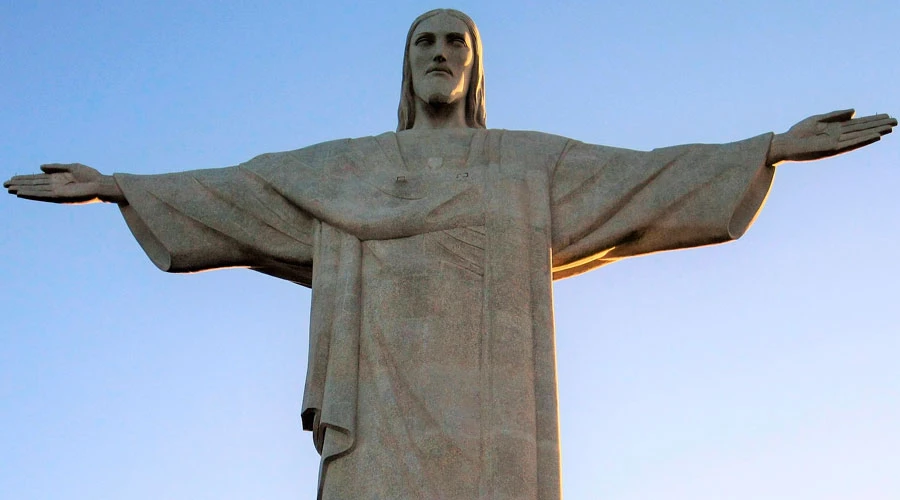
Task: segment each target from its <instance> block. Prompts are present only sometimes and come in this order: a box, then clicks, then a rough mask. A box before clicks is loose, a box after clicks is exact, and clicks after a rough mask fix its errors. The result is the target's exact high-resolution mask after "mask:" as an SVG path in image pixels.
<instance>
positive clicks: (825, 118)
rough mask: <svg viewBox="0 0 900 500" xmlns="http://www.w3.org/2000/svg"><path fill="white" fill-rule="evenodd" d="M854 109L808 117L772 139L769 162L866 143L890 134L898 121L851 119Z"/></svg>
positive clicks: (813, 157) (820, 155)
mask: <svg viewBox="0 0 900 500" xmlns="http://www.w3.org/2000/svg"><path fill="white" fill-rule="evenodd" d="M854 113H855V112H854V110H852V109H845V110H840V111H832V112H831V113H825V114H824V115H815V116H810V117H809V118H807V119H805V120H802V121H801V122H799V123H797V124H796V125H794V126H793V127H791V128H790V130H788V131H787V132H785V133H783V134H778V135H776V136H775V138H774V139H772V146H771V147H770V148H769V157H768V163H769V165H775V164H776V163H779V162H782V161H810V160H819V159H822V158H828V157H829V156H835V155H839V154H841V153H846V152H848V151H853V150H854V149H858V148H861V147H863V146H867V145H869V144H872V143H873V142H876V141H878V140H880V139H881V136H883V135H886V134H890V133H891V131H892V129H893V128H894V127H896V126H897V120H896V119H895V118H891V117H890V116H888V115H886V114H879V115H872V116H864V117H862V118H853V115H854Z"/></svg>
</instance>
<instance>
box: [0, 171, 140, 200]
mask: <svg viewBox="0 0 900 500" xmlns="http://www.w3.org/2000/svg"><path fill="white" fill-rule="evenodd" d="M41 170H43V172H44V173H43V174H32V175H17V176H15V177H13V178H11V179H10V180H8V181H6V182H4V183H3V187H5V188H6V189H7V190H8V191H9V194H14V195H16V196H18V197H19V198H25V199H28V200H35V201H47V202H51V203H65V204H81V203H94V202H98V201H106V202H111V203H124V202H125V197H124V196H123V194H122V191H121V190H120V189H119V186H118V185H117V184H116V181H115V179H113V178H112V177H111V176H109V175H103V174H101V173H100V172H98V171H97V170H95V169H93V168H91V167H89V166H87V165H82V164H80V163H69V164H59V163H52V164H49V165H41Z"/></svg>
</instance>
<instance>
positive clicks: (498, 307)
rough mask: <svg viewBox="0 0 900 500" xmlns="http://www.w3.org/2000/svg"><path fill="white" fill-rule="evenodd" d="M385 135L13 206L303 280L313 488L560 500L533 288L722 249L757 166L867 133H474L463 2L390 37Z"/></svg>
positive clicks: (477, 47) (822, 123) (46, 186)
mask: <svg viewBox="0 0 900 500" xmlns="http://www.w3.org/2000/svg"><path fill="white" fill-rule="evenodd" d="M406 48H407V50H406V53H405V57H404V63H403V64H404V68H403V74H404V80H403V83H402V98H401V104H400V107H399V111H398V113H399V126H398V131H397V132H395V133H394V132H391V133H385V134H382V135H379V136H376V137H366V138H359V139H345V140H339V141H333V142H328V143H323V144H318V145H314V146H310V147H307V148H303V149H299V150H295V151H289V152H283V153H273V154H265V155H262V156H259V157H257V158H254V159H253V160H250V161H248V162H246V163H243V164H240V165H237V166H233V167H228V168H222V169H211V170H196V171H189V172H182V173H174V174H164V175H148V176H138V175H128V174H116V175H115V176H104V175H102V174H100V173H99V172H97V171H96V170H94V169H92V168H90V167H86V166H84V165H79V164H70V165H59V164H54V165H45V166H43V167H42V169H43V170H44V173H43V174H36V175H27V176H16V177H13V178H12V179H10V180H9V181H7V182H6V183H5V184H4V186H5V187H7V188H8V189H9V192H10V193H12V194H16V195H18V196H20V197H23V198H29V199H35V200H39V201H50V202H57V203H83V202H90V201H107V202H115V203H118V204H119V206H120V208H121V211H122V213H123V215H124V217H125V220H126V221H127V223H128V225H129V228H130V229H131V231H132V232H133V234H134V236H135V237H136V239H137V240H138V242H139V243H140V244H141V246H142V248H143V249H144V250H145V251H146V253H147V255H148V256H149V257H150V259H151V260H152V261H153V262H154V263H155V264H156V265H157V266H158V267H159V268H160V269H162V270H164V271H169V272H192V271H199V270H206V269H216V268H223V267H232V266H245V267H250V268H252V269H255V270H257V271H260V272H263V273H267V274H270V275H273V276H276V277H280V278H283V279H287V280H291V281H294V282H296V283H298V284H301V285H304V286H308V287H311V288H312V289H313V306H312V307H313V309H312V317H311V325H310V331H309V335H310V351H309V352H310V358H309V367H308V374H307V380H306V388H305V395H304V401H303V425H304V428H306V429H307V430H310V431H312V433H313V441H314V443H315V446H316V447H317V449H318V450H319V452H320V453H321V455H322V467H321V470H320V487H319V497H320V498H328V499H346V498H452V499H456V498H459V499H463V498H465V499H471V498H483V499H501V498H504V499H505V498H515V499H526V498H532V499H542V500H552V499H558V498H560V496H561V492H560V480H559V431H558V417H557V415H558V414H557V396H556V359H555V357H556V356H555V348H554V334H553V317H552V314H553V311H552V304H551V280H552V279H561V278H566V277H570V276H574V275H577V274H580V273H582V272H585V271H589V270H591V269H594V268H596V267H599V266H602V265H605V264H609V263H612V262H615V261H616V260H618V259H622V258H626V257H630V256H636V255H643V254H647V253H651V252H657V251H663V250H672V249H677V248H687V247H694V246H700V245H707V244H713V243H720V242H724V241H729V240H732V239H735V238H738V237H740V236H741V235H742V234H743V233H744V232H745V231H746V230H747V228H748V227H749V225H750V224H751V223H752V221H753V219H754V217H755V215H756V213H757V211H758V210H759V209H760V208H761V205H762V203H763V202H764V200H765V197H766V194H767V192H768V189H769V187H770V184H771V182H772V178H773V173H774V168H773V167H774V165H775V164H777V163H780V162H783V161H803V160H813V159H818V158H824V157H828V156H832V155H835V154H839V153H842V152H846V151H850V150H852V149H855V148H858V147H862V146H864V145H867V144H869V143H871V142H874V141H877V140H878V139H879V138H880V137H881V136H882V135H884V134H886V133H889V132H890V131H891V129H892V127H893V126H895V125H896V124H897V121H896V120H895V119H893V118H891V117H889V116H887V115H875V116H871V117H865V118H859V119H853V118H852V116H853V111H852V110H843V111H836V112H832V113H828V114H824V115H817V116H813V117H810V118H807V119H806V120H803V121H801V122H799V123H798V124H797V125H795V126H794V127H792V128H791V129H790V130H789V131H788V132H786V133H784V134H777V135H776V134H763V135H760V136H758V137H754V138H751V139H747V140H745V141H740V142H736V143H731V144H723V145H700V144H694V145H686V146H677V147H669V148H662V149H657V150H653V151H650V152H640V151H631V150H625V149H618V148H611V147H604V146H595V145H590V144H584V143H581V142H578V141H575V140H571V139H567V138H564V137H559V136H554V135H549V134H544V133H539V132H523V131H505V130H488V129H486V128H485V127H486V125H485V111H484V83H483V82H484V71H483V67H482V62H481V60H482V58H481V56H482V50H481V42H480V38H479V36H478V32H477V29H476V28H475V25H474V23H472V22H471V20H470V19H469V18H468V17H467V16H465V15H464V14H462V13H459V12H456V11H450V10H441V11H432V12H428V13H426V14H424V15H423V16H420V17H419V18H418V19H417V20H416V21H415V22H414V23H413V25H412V27H411V29H410V32H409V35H408V37H407V47H406Z"/></svg>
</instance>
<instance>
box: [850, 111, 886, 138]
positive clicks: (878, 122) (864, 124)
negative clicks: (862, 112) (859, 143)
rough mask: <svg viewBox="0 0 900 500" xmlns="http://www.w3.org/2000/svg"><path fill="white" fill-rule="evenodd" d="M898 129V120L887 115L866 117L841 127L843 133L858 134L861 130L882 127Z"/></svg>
mask: <svg viewBox="0 0 900 500" xmlns="http://www.w3.org/2000/svg"><path fill="white" fill-rule="evenodd" d="M885 126H887V127H896V126H897V119H896V118H891V117H890V116H888V115H886V114H881V115H872V116H866V117H864V118H858V119H856V120H850V121H849V122H848V123H846V124H844V125H843V126H842V127H841V132H843V133H847V132H856V131H859V130H867V129H874V128H880V127H885Z"/></svg>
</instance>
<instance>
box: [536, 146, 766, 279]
mask: <svg viewBox="0 0 900 500" xmlns="http://www.w3.org/2000/svg"><path fill="white" fill-rule="evenodd" d="M771 139H772V134H763V135H760V136H757V137H754V138H751V139H747V140H744V141H739V142H734V143H729V144H718V145H711V144H689V145H684V146H675V147H668V148H661V149H655V150H653V151H648V152H645V151H632V150H627V149H620V148H611V147H605V146H595V145H591V144H584V143H581V142H577V141H570V142H569V143H568V144H567V146H566V148H565V150H564V152H563V153H562V155H561V157H560V160H559V163H558V164H557V165H556V168H555V170H554V172H553V177H552V181H551V182H552V185H551V194H550V196H551V218H552V248H553V278H554V279H560V278H566V277H569V276H574V275H577V274H581V273H583V272H586V271H589V270H591V269H594V268H596V267H599V266H602V265H604V264H608V263H611V262H614V261H616V260H618V259H620V258H624V257H631V256H636V255H644V254H648V253H653V252H659V251H663V250H674V249H679V248H689V247H696V246H701V245H709V244H715V243H722V242H725V241H729V240H732V239H736V238H739V237H740V236H741V235H743V234H744V232H745V231H746V230H747V228H749V226H750V225H751V224H752V222H753V220H754V219H755V217H756V214H757V213H758V212H759V210H760V209H761V207H762V205H763V203H764V202H765V199H766V196H767V194H768V192H769V187H770V186H771V183H772V181H773V178H774V172H775V169H774V168H773V167H771V166H768V165H767V164H766V157H767V154H768V150H769V145H770V143H771Z"/></svg>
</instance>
